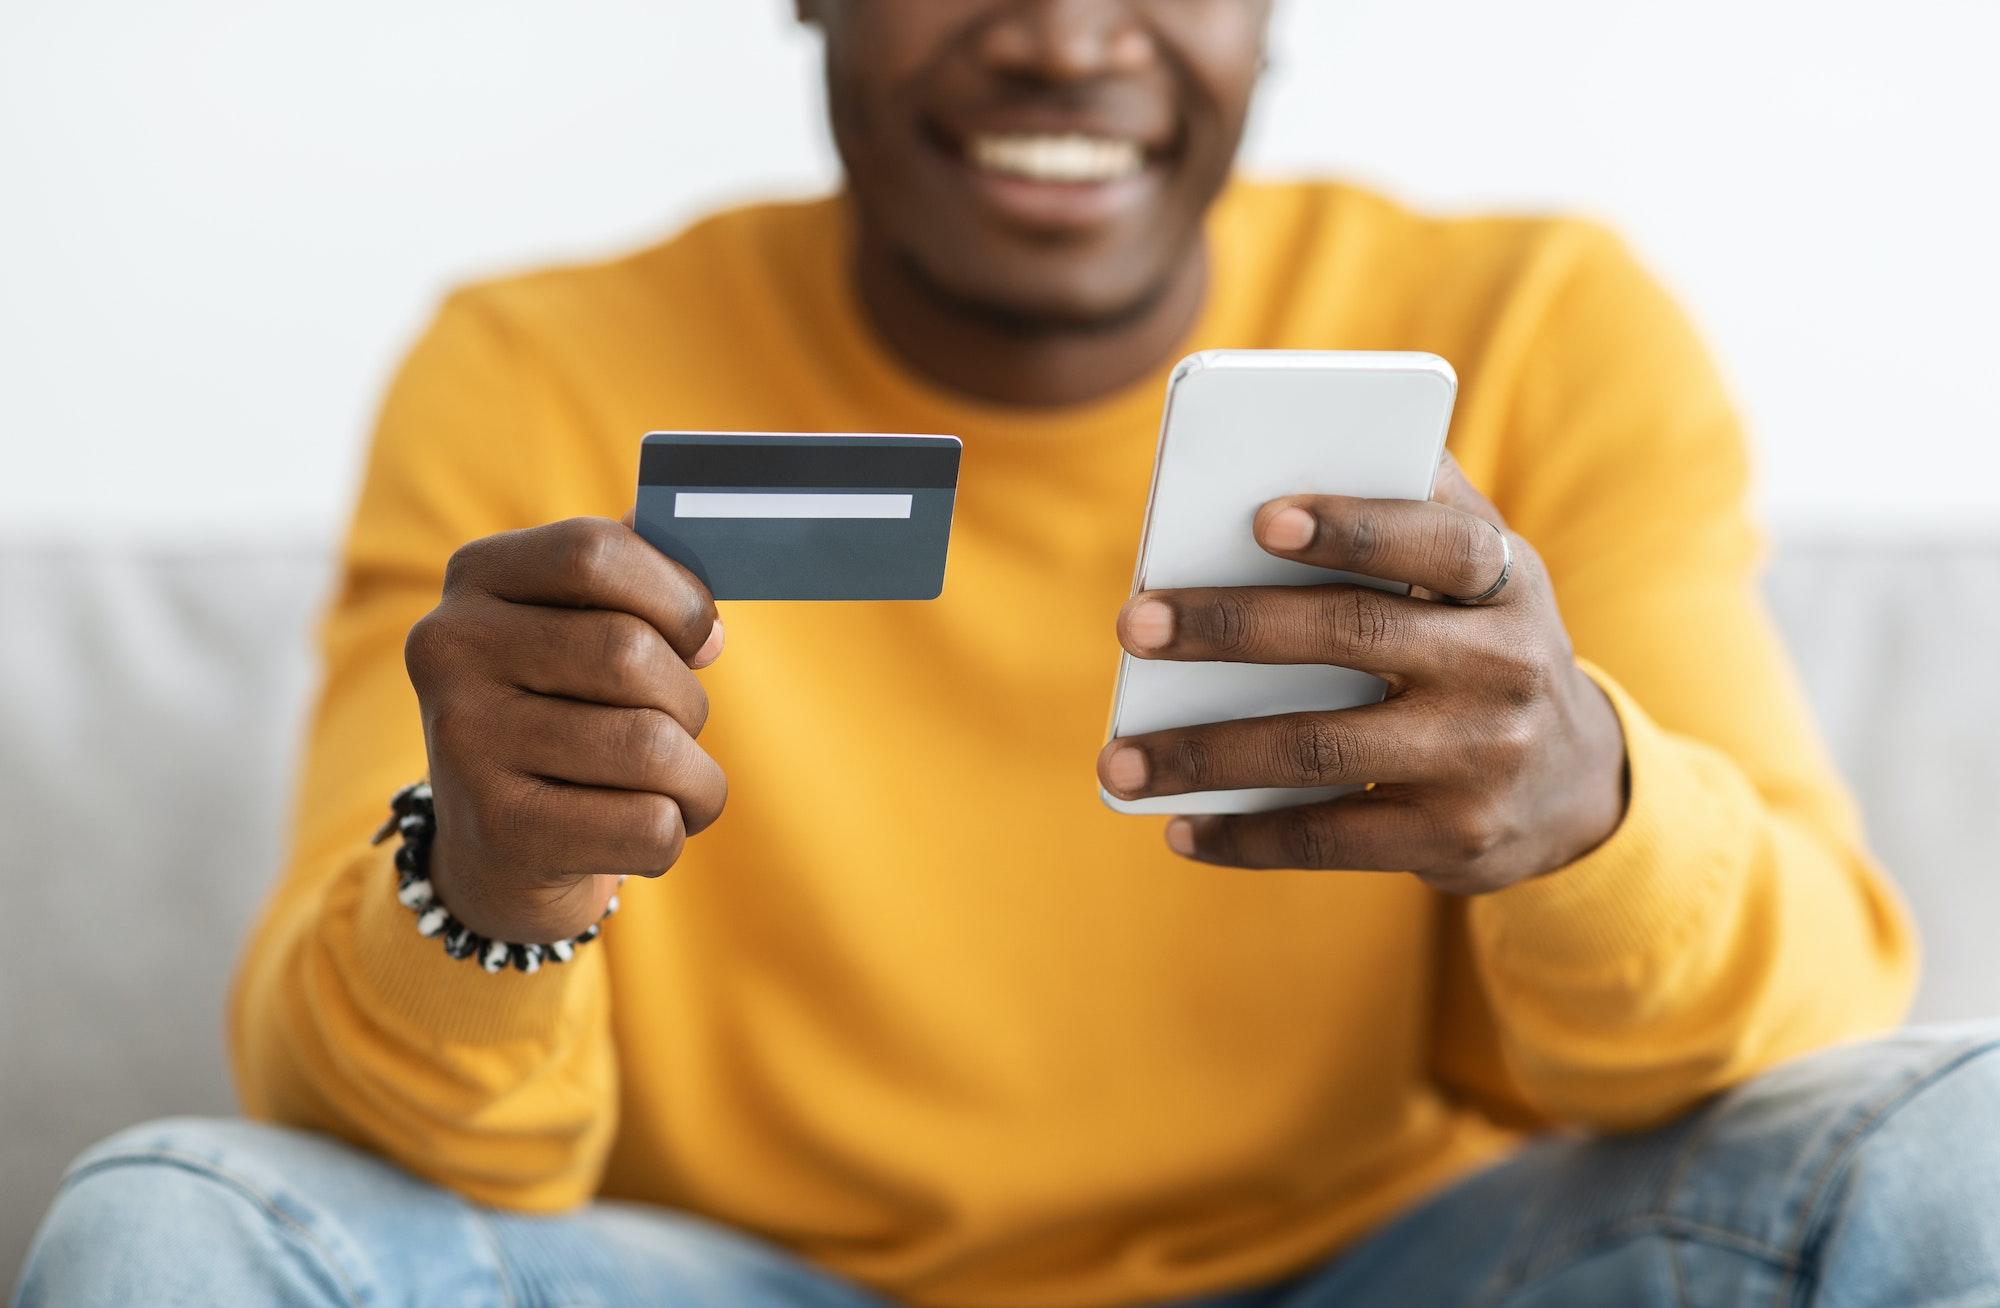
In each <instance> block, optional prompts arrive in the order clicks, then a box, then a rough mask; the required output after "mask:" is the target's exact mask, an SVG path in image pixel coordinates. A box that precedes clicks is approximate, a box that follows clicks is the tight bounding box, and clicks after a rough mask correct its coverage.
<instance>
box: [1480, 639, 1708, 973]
mask: <svg viewBox="0 0 2000 1308" xmlns="http://www.w3.org/2000/svg"><path fill="white" fill-rule="evenodd" d="M1579 666H1580V667H1581V668H1582V669H1583V671H1584V672H1585V673H1586V674H1587V675H1588V676H1589V677H1590V678H1591V679H1592V680H1593V681H1595V682H1596V683H1597V684H1598V686H1600V687H1601V688H1602V689H1603V691H1604V693H1605V695H1606V696H1607V697H1608V698H1609V699H1610V701H1611V706H1612V708H1613V709H1614V710H1615V711H1616V712H1617V714H1618V721H1619V724H1620V726H1621V727H1622V728H1623V729H1624V733H1625V759H1626V766H1627V768H1628V770H1629V772H1628V775H1629V778H1630V785H1631V790H1630V795H1629V797H1628V799H1627V803H1626V808H1625V817H1624V820H1623V821H1622V822H1621V823H1620V824H1619V826H1618V829H1617V830H1616V831H1614V832H1612V834H1611V836H1610V838H1609V839H1607V840H1606V841H1605V842H1604V843H1603V844H1601V845H1599V846H1598V847H1597V848H1596V849H1594V850H1592V851H1591V852H1590V853H1588V854H1586V855H1584V856H1583V857H1582V858H1580V859H1578V860H1577V861H1576V862H1574V863H1571V864H1569V865H1568V866H1567V867H1563V868H1559V869H1557V870H1556V871H1554V872H1550V873H1548V874H1546V875H1544V876H1539V877H1536V878H1534V879H1533V880H1530V881H1524V882H1521V883H1520V884H1519V885H1515V886H1510V887H1508V888H1507V889H1506V890H1502V891H1499V892H1497V893H1495V894H1491V895H1486V896H1483V897H1481V898H1479V899H1476V900H1474V901H1473V902H1472V905H1471V907H1470V910H1469V911H1470V921H1471V925H1472V930H1473V933H1474V937H1475V939H1477V940H1478V941H1479V943H1480V944H1481V945H1482V946H1483V947H1484V949H1485V951H1486V956H1487V958H1488V959H1489V960H1490V961H1493V962H1496V963H1498V964H1499V965H1500V966H1502V967H1503V968H1507V969H1509V970H1515V971H1525V972H1539V973H1546V974H1559V975H1571V976H1579V975H1581V976H1588V975H1593V974H1603V973H1607V972H1615V971H1620V970H1624V969H1626V968H1629V967H1630V966H1632V965H1633V964H1635V963H1638V962H1640V961H1642V960H1644V959H1647V958H1649V957H1653V956H1657V954H1658V953H1659V951H1660V950H1662V949H1669V948H1672V947H1673V946H1674V944H1675V942H1677V941H1680V940H1682V939H1685V938H1686V934H1687V933H1688V932H1691V931H1696V930H1699V929H1701V928H1703V927H1704V926H1706V925H1709V924H1711V923H1712V922H1713V921H1714V914H1715V912H1716V911H1717V910H1718V907H1719V906H1720V905H1721V903H1722V901H1724V900H1725V899H1726V897H1727V895H1728V893H1729V890H1728V884H1727V875H1726V869H1725V866H1724V861H1723V859H1722V858H1720V857H1719V856H1718V851H1719V850H1721V849H1723V848H1726V847H1728V845H1729V842H1728V840H1727V839H1726V835H1727V829H1728V828H1729V827H1730V826H1732V825H1734V823H1735V821H1736V820H1737V817H1738V814H1737V813H1736V812H1735V811H1734V810H1736V809H1738V808H1740V807H1741V805H1742V803H1743V796H1742V795H1741V794H1736V793H1724V792H1726V791H1727V790H1728V789H1732V788H1727V787H1723V788H1722V789H1721V790H1719V789H1718V787H1719V784H1720V783H1719V780H1718V778H1717V777H1716V775H1715V769H1713V768H1711V767H1707V766H1704V763H1705V761H1706V758H1705V753H1704V752H1703V751H1698V750H1697V751H1694V752H1696V753H1703V754H1704V757H1702V758H1692V757H1690V747H1689V745H1688V742H1685V741H1682V740H1679V739H1677V738H1675V737H1674V736H1672V735H1670V734H1669V733H1668V732H1666V731H1665V730H1663V729H1662V728H1661V727H1660V726H1659V725H1658V724H1657V723H1655V722H1654V721H1653V720H1652V719H1651V718H1650V717H1648V716H1647V714H1646V712H1645V710H1644V709H1642V708H1640V707H1639V705H1638V704H1637V703H1636V702H1635V701H1634V700H1633V699H1632V697H1631V696H1630V695H1628V694H1627V693H1626V692H1625V690H1624V688H1623V687H1621V686H1619V685H1618V684H1617V682H1615V681H1613V680H1612V679H1611V678H1610V677H1609V676H1607V675H1606V674H1605V673H1604V672H1603V671H1602V670H1601V669H1599V668H1597V667H1595V666H1594V665H1592V664H1589V663H1586V662H1582V661H1579ZM1719 836H1720V837H1723V838H1719Z"/></svg>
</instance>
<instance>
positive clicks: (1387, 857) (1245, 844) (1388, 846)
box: [1167, 791, 1430, 872]
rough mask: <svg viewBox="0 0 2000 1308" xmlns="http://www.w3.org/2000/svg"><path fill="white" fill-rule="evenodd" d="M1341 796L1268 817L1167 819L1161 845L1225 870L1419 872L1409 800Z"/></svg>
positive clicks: (1424, 848)
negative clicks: (1299, 869) (1232, 868)
mask: <svg viewBox="0 0 2000 1308" xmlns="http://www.w3.org/2000/svg"><path fill="white" fill-rule="evenodd" d="M1381 795H1382V792H1379V791H1376V792H1364V793H1360V794H1354V795H1343V796H1342V797H1340V798H1339V799H1332V800H1328V801H1327V802H1325V803H1323V804H1304V805H1300V806H1299V807H1296V808H1282V809H1277V810H1274V811H1272V812H1269V813H1241V814H1226V815H1221V816H1213V817H1194V818H1185V817H1182V818H1175V819H1174V820H1173V821H1171V822H1169V823H1168V824H1167V844H1168V846H1169V847H1170V848H1171V849H1173V851H1174V852H1175V853H1177V854H1180V855H1182V856H1183V857H1186V858H1191V859H1194V860H1195V861H1197V862H1201V863H1216V864H1220V865H1223V866H1226V867H1250V868H1302V869H1341V870H1346V871H1353V872H1403V871H1408V870H1410V869H1412V868H1418V867H1423V866H1425V865H1426V863H1427V859H1428V856H1429V853H1430V850H1429V843H1430V842H1429V840H1428V825H1427V823H1426V822H1425V821H1424V819H1423V816H1422V810H1421V809H1420V807H1419V806H1418V804H1417V802H1416V801H1414V800H1408V799H1400V798H1389V797H1378V796H1381Z"/></svg>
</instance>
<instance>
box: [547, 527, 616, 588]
mask: <svg viewBox="0 0 2000 1308" xmlns="http://www.w3.org/2000/svg"><path fill="white" fill-rule="evenodd" d="M557 525H558V526H559V527H560V528H561V531H560V533H559V535H558V537H557V545H556V549H557V551H558V554H559V557H560V561H561V564H562V570H563V574H564V575H565V576H567V577H568V578H569V579H570V581H571V582H572V583H573V584H574V585H576V586H577V587H578V588H579V589H581V590H583V591H586V592H593V591H599V590H602V589H604V587H605V586H606V584H607V583H609V582H610V581H611V579H612V577H613V576H614V575H615V573H616V568H617V550H618V540H617V537H616V536H614V535H613V534H612V532H611V531H610V530H609V529H610V528H611V527H613V526H615V525H616V524H614V523H611V522H609V521H607V520H605V519H602V518H571V519H569V520H568V521H567V522H563V523H559V524H557Z"/></svg>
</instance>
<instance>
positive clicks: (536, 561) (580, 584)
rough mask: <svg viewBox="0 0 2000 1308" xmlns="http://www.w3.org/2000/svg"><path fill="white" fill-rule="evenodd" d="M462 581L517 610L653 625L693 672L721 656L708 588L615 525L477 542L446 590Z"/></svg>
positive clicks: (552, 527) (451, 571)
mask: <svg viewBox="0 0 2000 1308" xmlns="http://www.w3.org/2000/svg"><path fill="white" fill-rule="evenodd" d="M455 580H465V581H470V582H471V583H472V584H473V585H476V586H478V587H479V588H481V589H483V590H485V591H486V592H487V593H489V594H492V595H494V596H497V597H498V598H500V599H504V600H510V601H512V602H514V603H516V604H547V605H556V606H560V607H564V608H579V609H612V610H615V611H618V612H622V613H630V614H632V615H633V616H635V617H638V618H643V619H644V620H645V621H647V622H649V623H651V624H652V625H653V628H654V629H655V630H656V631H658V632H659V633H660V635H661V636H663V637H664V638H665V639H666V642H667V644H668V645H670V646H671V647H672V648H673V651H674V653H676V654H678V655H680V656H681V658H682V659H684V660H686V661H687V662H688V663H689V664H690V666H694V667H701V666H704V664H705V663H706V662H708V661H711V660H712V659H713V658H714V656H715V655H717V654H719V653H720V652H721V647H722V624H721V622H720V621H719V620H718V618H717V615H716V611H715V601H714V600H713V599H712V598H710V596H709V593H708V588H707V587H706V586H704V585H702V584H701V582H700V580H699V579H697V578H696V577H695V575H694V574H693V573H691V572H689V571H688V570H687V569H686V568H683V567H681V565H680V564H678V563H675V562H674V561H673V560H672V559H669V558H668V557H667V556H666V555H664V554H662V553H660V552H659V551H658V550H656V549H654V548H653V547H652V546H651V545H648V544H647V543H646V542H645V541H644V540H643V539H642V538H641V537H640V536H639V535H638V533H636V532H634V531H633V530H632V529H631V528H629V527H626V526H624V525H622V524H620V523H616V522H613V521H612V520H611V519H609V518H571V519H568V520H567V521H564V522H553V523H550V524H548V525H547V526H543V527H531V528H528V529H526V530H523V531H510V532H503V533H501V534H499V535H497V536H487V537H485V538H483V539H481V540H477V541H474V542H472V543H471V544H470V545H467V546H465V547H464V548H462V549H460V550H459V551H458V553H457V554H454V555H453V556H452V559H451V564H450V566H449V567H448V568H447V570H446V574H445V585H446V586H447V587H450V586H451V585H452V584H453V583H454V581H455Z"/></svg>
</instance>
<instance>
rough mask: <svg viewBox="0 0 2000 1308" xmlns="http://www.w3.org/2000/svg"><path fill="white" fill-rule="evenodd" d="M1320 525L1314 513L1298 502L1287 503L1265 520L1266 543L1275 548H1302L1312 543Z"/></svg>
mask: <svg viewBox="0 0 2000 1308" xmlns="http://www.w3.org/2000/svg"><path fill="white" fill-rule="evenodd" d="M1318 527H1319V524H1318V523H1316V522H1314V521H1313V515H1312V514H1310V513H1307V512H1306V511H1305V510H1304V509H1302V508H1300V507H1298V506H1297V505H1296V504H1293V505H1287V506H1286V507H1284V508H1282V509H1279V510H1278V511H1277V512H1276V513H1274V514H1272V515H1271V516H1270V517H1268V518H1266V519H1265V520H1264V543H1265V544H1266V545H1269V546H1270V547H1271V548H1273V549H1280V550H1302V549H1304V548H1305V547H1306V546H1308V545H1310V544H1312V538H1313V532H1314V531H1316V530H1318Z"/></svg>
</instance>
